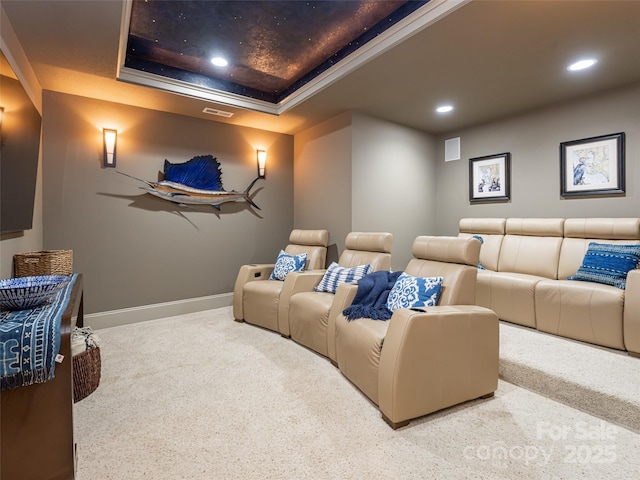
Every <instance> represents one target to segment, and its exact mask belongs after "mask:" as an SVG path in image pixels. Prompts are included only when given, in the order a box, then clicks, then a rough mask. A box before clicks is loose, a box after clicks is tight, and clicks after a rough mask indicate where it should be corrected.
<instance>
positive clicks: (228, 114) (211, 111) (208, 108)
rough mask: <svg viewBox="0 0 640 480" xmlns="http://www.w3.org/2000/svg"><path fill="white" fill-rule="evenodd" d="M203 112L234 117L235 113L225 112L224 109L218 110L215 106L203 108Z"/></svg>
mask: <svg viewBox="0 0 640 480" xmlns="http://www.w3.org/2000/svg"><path fill="white" fill-rule="evenodd" d="M202 113H208V114H209V115H218V116H219V117H226V118H229V117H233V113H231V112H225V111H224V110H216V109H215V108H211V107H204V108H203V109H202Z"/></svg>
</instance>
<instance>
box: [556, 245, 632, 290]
mask: <svg viewBox="0 0 640 480" xmlns="http://www.w3.org/2000/svg"><path fill="white" fill-rule="evenodd" d="M639 263H640V245H619V244H611V243H597V242H590V243H589V248H587V253H585V254H584V258H583V259H582V265H580V268H578V271H577V272H576V274H575V275H572V276H571V277H568V278H567V280H582V281H585V282H595V283H603V284H605V285H612V286H614V287H618V288H621V289H623V290H624V289H625V287H626V285H627V273H629V271H630V270H633V269H635V268H638V264H639Z"/></svg>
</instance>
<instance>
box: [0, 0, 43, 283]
mask: <svg viewBox="0 0 640 480" xmlns="http://www.w3.org/2000/svg"><path fill="white" fill-rule="evenodd" d="M0 22H1V25H0V48H1V49H2V52H3V53H4V55H5V57H6V58H7V61H8V62H9V64H10V66H11V68H12V69H13V71H14V72H15V74H16V76H17V77H18V80H20V83H21V84H22V86H23V87H24V89H25V91H26V92H27V95H29V97H30V98H31V100H32V101H33V103H34V105H35V106H36V109H37V110H38V111H39V112H41V113H42V87H40V84H39V83H38V81H37V79H36V76H35V74H34V73H33V69H32V68H31V65H30V64H29V61H28V60H27V57H26V55H25V54H24V51H23V50H22V46H21V45H20V42H18V39H17V37H16V35H15V32H14V31H13V27H12V26H11V23H10V22H9V19H8V18H7V16H6V15H5V13H4V9H3V8H1V6H0ZM37 250H42V149H40V155H39V157H38V178H37V181H36V193H35V203H34V209H33V227H32V228H31V229H30V230H26V231H24V232H19V233H11V234H5V235H1V236H0V278H9V277H11V276H13V256H14V255H15V254H16V253H21V252H31V251H37Z"/></svg>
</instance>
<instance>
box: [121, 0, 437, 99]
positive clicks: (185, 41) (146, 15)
mask: <svg viewBox="0 0 640 480" xmlns="http://www.w3.org/2000/svg"><path fill="white" fill-rule="evenodd" d="M426 3H428V0H426V1H403V0H332V1H331V0H325V1H305V0H302V1H299V0H293V1H292V0H289V1H275V0H266V1H244V0H236V1H217V0H204V1H162V0H133V2H132V6H131V16H130V21H129V30H128V36H127V45H126V55H125V62H124V66H125V67H127V68H130V69H134V70H137V71H141V72H146V73H149V74H154V75H159V76H161V77H166V78H171V79H175V80H179V81H181V82H186V83H188V84H191V85H197V86H200V87H204V88H209V89H214V90H219V91H223V92H229V93H232V94H237V95H241V96H244V97H250V98H252V99H257V100H261V101H265V102H270V103H274V104H276V103H278V102H279V101H281V100H282V99H284V98H286V97H287V96H289V95H291V94H292V93H293V92H295V91H296V90H298V89H299V88H301V87H302V86H304V85H305V84H306V83H308V82H309V81H311V80H312V79H314V78H315V77H317V76H318V75H320V74H322V73H323V72H325V71H326V70H328V69H330V68H331V67H332V66H334V65H336V64H337V63H339V62H340V61H341V60H342V59H344V58H346V57H347V56H348V55H350V54H351V53H353V52H354V51H356V50H357V49H358V48H360V47H361V46H363V45H364V44H366V43H367V42H369V41H370V40H372V39H374V38H375V37H376V36H378V35H380V34H381V33H382V32H384V31H385V30H387V29H388V28H390V27H392V26H393V25H395V24H396V23H397V22H399V21H400V20H402V19H403V18H405V17H406V16H407V15H409V14H411V13H413V12H415V11H416V10H417V9H418V8H420V7H421V6H422V5H424V4H426ZM213 58H217V59H218V60H219V61H220V62H224V61H226V62H228V64H227V65H226V66H216V65H214V64H213V63H212V59H213ZM220 59H224V60H220Z"/></svg>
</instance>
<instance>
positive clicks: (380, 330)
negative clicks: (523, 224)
mask: <svg viewBox="0 0 640 480" xmlns="http://www.w3.org/2000/svg"><path fill="white" fill-rule="evenodd" d="M479 253H480V241H479V240H477V239H474V238H458V237H427V236H421V237H418V238H416V239H415V241H414V243H413V255H414V257H415V258H414V259H412V260H411V261H410V262H409V264H408V265H407V268H406V270H405V273H407V274H409V275H413V276H415V277H435V276H441V277H443V283H442V285H443V288H442V292H441V296H440V301H439V304H438V306H435V307H424V310H425V312H421V311H415V310H411V309H399V310H396V311H395V312H394V313H393V316H392V317H391V319H390V320H388V321H380V320H371V319H369V318H361V319H355V320H351V321H348V320H347V319H346V318H345V316H344V315H338V317H337V318H336V355H337V361H338V367H339V368H340V371H341V372H342V373H343V374H344V375H345V376H346V377H347V378H348V379H349V380H350V381H351V382H353V383H354V384H355V385H356V386H357V387H358V388H359V389H360V390H362V392H363V393H364V394H365V395H366V396H367V397H369V398H370V399H371V400H372V401H373V402H374V403H375V404H376V405H378V407H379V408H380V411H381V412H382V417H383V418H384V419H385V421H386V422H387V423H388V424H389V425H390V426H391V427H392V428H398V427H401V426H404V425H406V424H408V423H409V421H410V420H411V419H414V418H417V417H420V416H423V415H426V414H428V413H431V412H435V411H437V410H441V409H443V408H446V407H450V406H453V405H456V404H459V403H462V402H465V401H467V400H472V399H476V398H480V397H488V396H491V395H493V393H494V391H495V390H496V389H497V386H498V351H499V332H498V317H497V315H496V314H495V313H494V312H493V311H492V310H489V309H487V308H484V307H478V306H475V305H473V303H474V296H475V283H476V265H477V264H478V257H479ZM354 288H356V287H354Z"/></svg>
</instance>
